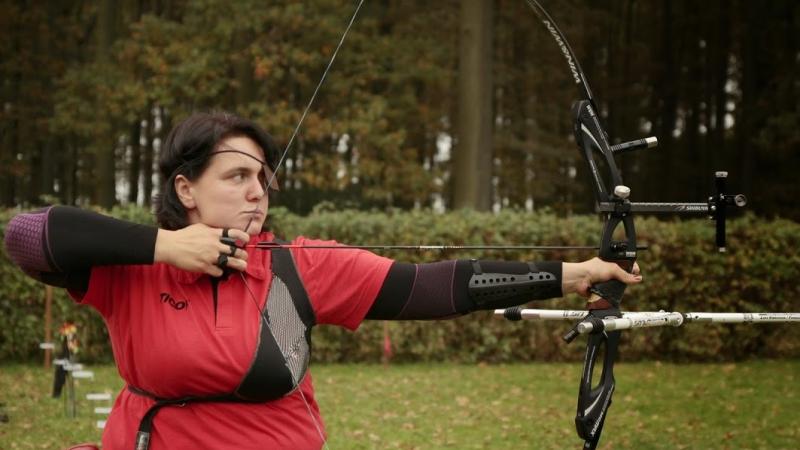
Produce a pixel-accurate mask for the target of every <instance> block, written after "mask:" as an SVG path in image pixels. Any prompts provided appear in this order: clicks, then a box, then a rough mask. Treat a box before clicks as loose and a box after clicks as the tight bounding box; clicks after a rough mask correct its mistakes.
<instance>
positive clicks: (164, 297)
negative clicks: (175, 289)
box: [161, 292, 189, 311]
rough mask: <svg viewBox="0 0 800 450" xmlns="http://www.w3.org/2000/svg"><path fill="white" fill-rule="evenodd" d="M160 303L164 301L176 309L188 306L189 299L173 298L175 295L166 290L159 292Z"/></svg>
mask: <svg viewBox="0 0 800 450" xmlns="http://www.w3.org/2000/svg"><path fill="white" fill-rule="evenodd" d="M161 303H166V304H168V305H169V306H172V307H173V308H175V309H177V310H178V311H180V310H182V309H186V307H187V306H189V300H175V297H173V296H172V295H170V294H169V293H167V292H162V293H161Z"/></svg>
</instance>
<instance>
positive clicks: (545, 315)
mask: <svg viewBox="0 0 800 450" xmlns="http://www.w3.org/2000/svg"><path fill="white" fill-rule="evenodd" d="M506 311H507V310H505V309H496V310H495V311H494V313H495V315H499V316H507V314H506ZM509 311H510V312H512V313H513V316H514V317H516V318H519V319H525V320H581V319H584V318H586V316H587V315H588V314H589V311H582V310H568V309H522V310H513V309H511V308H509ZM689 322H698V323H782V322H796V323H800V313H789V312H787V313H782V312H772V313H769V312H767V313H710V312H689V313H680V312H666V311H633V312H623V313H622V317H618V318H606V319H596V318H595V319H591V320H587V321H583V322H581V323H579V324H578V327H577V330H578V332H579V333H581V334H585V333H591V332H593V331H595V329H596V328H598V327H599V328H600V329H599V330H597V331H598V332H599V331H601V330H605V331H613V330H629V329H632V328H647V327H663V326H675V327H679V326H681V325H683V324H684V323H689Z"/></svg>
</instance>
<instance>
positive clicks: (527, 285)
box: [469, 259, 561, 309]
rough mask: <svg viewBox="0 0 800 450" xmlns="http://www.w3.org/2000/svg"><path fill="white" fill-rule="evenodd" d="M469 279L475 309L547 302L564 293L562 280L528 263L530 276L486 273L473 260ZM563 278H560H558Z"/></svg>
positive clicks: (470, 294)
mask: <svg viewBox="0 0 800 450" xmlns="http://www.w3.org/2000/svg"><path fill="white" fill-rule="evenodd" d="M472 270H473V274H472V277H470V279H469V298H470V299H471V300H472V302H473V304H474V305H475V309H495V308H507V307H509V306H516V305H519V304H522V303H527V302H529V301H531V300H536V299H540V298H548V296H552V294H553V293H555V290H556V289H557V290H558V293H559V294H560V292H561V283H560V278H561V277H560V276H558V277H557V276H556V274H554V273H552V272H547V271H542V270H539V269H538V268H537V267H536V265H535V264H534V263H532V262H531V263H528V273H496V272H491V273H487V272H484V271H483V270H482V269H481V265H480V262H478V261H477V260H474V259H473V260H472ZM559 275H560V274H559Z"/></svg>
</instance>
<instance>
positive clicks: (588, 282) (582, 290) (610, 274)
mask: <svg viewBox="0 0 800 450" xmlns="http://www.w3.org/2000/svg"><path fill="white" fill-rule="evenodd" d="M562 270H563V273H562V274H561V288H562V291H563V293H564V295H566V294H571V293H573V292H576V293H578V294H579V295H581V296H583V297H587V298H588V297H589V296H590V294H591V292H590V291H589V289H590V288H591V287H592V285H594V284H597V283H601V282H603V281H609V280H619V281H622V282H623V283H625V284H637V283H641V282H642V276H641V275H640V273H639V265H638V264H636V263H634V264H633V272H632V273H628V272H626V271H625V270H624V269H623V268H622V267H620V266H618V265H617V264H615V263H611V262H607V261H603V260H602V259H600V258H592V259H590V260H588V261H584V262H580V263H564V265H563V268H562ZM590 301H591V300H590Z"/></svg>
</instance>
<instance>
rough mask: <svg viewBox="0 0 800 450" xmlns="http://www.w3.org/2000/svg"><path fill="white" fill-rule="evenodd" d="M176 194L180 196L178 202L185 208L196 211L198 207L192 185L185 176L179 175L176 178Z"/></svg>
mask: <svg viewBox="0 0 800 450" xmlns="http://www.w3.org/2000/svg"><path fill="white" fill-rule="evenodd" d="M175 193H176V194H178V200H180V201H181V204H182V205H183V207H184V208H186V209H194V208H195V206H197V202H195V199H194V190H193V189H192V183H191V181H189V180H188V179H187V178H186V177H185V176H183V175H178V176H176V177H175Z"/></svg>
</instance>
